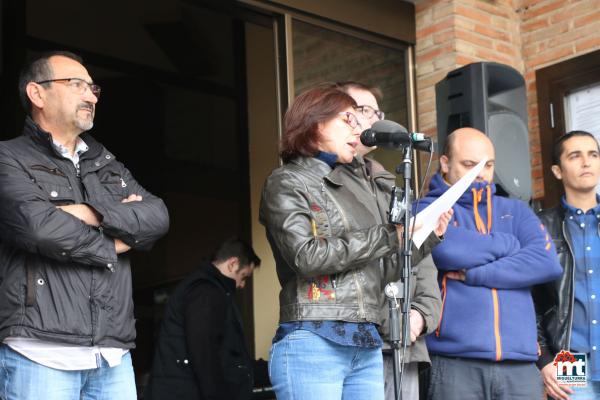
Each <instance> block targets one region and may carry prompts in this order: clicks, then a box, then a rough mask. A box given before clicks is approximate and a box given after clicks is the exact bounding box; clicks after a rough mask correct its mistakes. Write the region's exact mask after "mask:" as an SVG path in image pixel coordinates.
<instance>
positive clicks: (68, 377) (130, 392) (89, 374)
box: [0, 52, 169, 400]
mask: <svg viewBox="0 0 600 400" xmlns="http://www.w3.org/2000/svg"><path fill="white" fill-rule="evenodd" d="M19 92H20V93H19V94H20V96H21V100H22V102H23V106H24V108H25V110H26V111H27V114H28V116H27V117H26V119H25V124H24V125H25V126H24V128H23V134H22V135H20V136H18V137H16V138H14V139H11V140H8V141H4V142H0V204H1V206H0V365H1V366H2V367H1V368H0V398H1V399H3V400H14V399H19V400H33V399H45V400H62V399H75V398H77V399H79V398H85V399H116V400H134V399H136V398H137V394H136V390H135V378H134V374H133V366H132V362H131V355H130V353H129V350H130V349H132V348H134V347H135V343H134V341H135V334H136V332H135V318H134V315H133V299H132V284H131V269H130V266H129V257H128V256H127V253H128V251H129V250H130V249H135V250H148V249H150V248H151V247H152V245H153V244H154V243H155V242H156V240H158V239H159V238H160V237H161V236H163V235H164V234H165V233H166V232H167V230H168V227H169V214H168V211H167V208H166V207H165V204H164V202H163V201H162V200H161V199H160V198H158V197H156V196H154V195H153V194H151V193H149V192H148V191H146V190H145V189H144V188H143V187H142V186H141V185H140V184H139V183H138V182H137V181H136V180H135V179H134V178H133V176H132V174H131V172H130V171H129V170H128V169H127V168H126V167H125V166H124V165H123V164H122V163H121V162H119V161H117V159H116V158H115V156H114V155H113V154H112V153H110V152H109V151H108V150H107V149H106V148H105V147H104V146H103V145H102V144H100V143H98V142H97V141H96V140H95V139H94V138H93V137H92V136H91V135H90V134H89V133H88V132H87V131H88V130H90V129H92V127H93V125H94V116H95V112H96V104H97V102H98V99H99V97H100V86H98V85H97V84H96V83H94V82H93V80H92V78H91V76H90V75H89V73H88V71H87V69H86V68H85V67H84V66H83V64H82V60H81V58H80V57H78V56H77V55H75V54H73V53H69V52H53V53H48V54H43V55H41V56H40V57H38V58H37V59H36V60H34V61H33V62H32V63H30V64H29V65H27V66H26V67H25V68H24V69H23V71H22V72H21V76H20V78H19ZM140 140H141V139H140Z"/></svg>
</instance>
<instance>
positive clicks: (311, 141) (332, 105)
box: [279, 85, 356, 163]
mask: <svg viewBox="0 0 600 400" xmlns="http://www.w3.org/2000/svg"><path fill="white" fill-rule="evenodd" d="M355 106H356V102H355V101H354V99H353V98H352V97H350V96H349V95H348V94H346V93H344V92H342V91H341V90H339V89H336V88H335V87H331V86H325V85H319V86H316V87H313V88H311V89H308V90H307V91H305V92H303V93H302V94H300V95H299V96H298V97H296V100H294V102H293V103H292V105H291V107H290V108H289V109H288V110H287V112H286V113H285V117H284V118H283V135H282V137H281V142H280V145H279V155H280V156H281V159H282V160H283V162H284V163H287V162H289V161H291V160H293V159H294V158H296V157H299V156H305V157H314V156H315V155H316V154H317V153H318V151H319V149H318V143H319V124H320V123H324V122H327V121H330V120H331V119H333V118H334V117H335V116H336V115H337V113H339V112H341V111H343V110H344V109H346V108H348V107H355Z"/></svg>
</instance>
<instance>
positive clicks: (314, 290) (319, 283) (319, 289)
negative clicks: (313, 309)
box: [307, 275, 335, 301]
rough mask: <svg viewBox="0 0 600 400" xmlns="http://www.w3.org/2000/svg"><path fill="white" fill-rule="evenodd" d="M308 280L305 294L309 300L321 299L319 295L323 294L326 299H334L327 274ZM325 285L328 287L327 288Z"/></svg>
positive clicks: (333, 292)
mask: <svg viewBox="0 0 600 400" xmlns="http://www.w3.org/2000/svg"><path fill="white" fill-rule="evenodd" d="M309 282H310V283H309V285H308V293H307V295H308V299H309V300H310V301H319V300H321V296H324V298H325V299H326V300H334V299H335V291H334V290H333V288H332V286H331V283H330V278H329V276H328V275H323V276H319V277H316V278H314V279H311V280H310V281H309ZM327 287H329V288H330V289H327Z"/></svg>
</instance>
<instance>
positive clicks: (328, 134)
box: [260, 86, 450, 400]
mask: <svg viewBox="0 0 600 400" xmlns="http://www.w3.org/2000/svg"><path fill="white" fill-rule="evenodd" d="M355 107H356V102H355V101H354V100H353V99H352V98H351V97H350V96H348V95H347V94H346V93H343V92H341V91H339V90H337V89H335V88H332V87H326V86H320V87H316V88H313V89H310V90H308V91H306V92H304V93H302V94H301V95H300V96H298V98H296V100H295V101H294V103H293V104H292V106H291V107H290V109H289V110H288V111H287V113H286V115H285V118H284V133H283V136H282V139H281V143H280V146H281V147H280V155H281V157H282V159H283V162H284V165H283V166H282V167H280V168H278V169H276V170H275V171H273V173H272V174H271V176H270V177H269V178H268V179H267V181H266V183H265V186H264V188H263V194H262V200H261V206H260V220H261V223H262V224H263V225H265V227H266V231H267V237H268V239H269V243H270V245H271V248H272V250H273V254H274V256H275V261H276V267H277V274H278V277H279V282H280V284H281V287H282V289H281V292H280V295H279V301H280V325H279V328H278V330H277V333H276V335H275V338H274V339H273V346H272V348H271V355H270V364H269V371H270V378H271V382H272V383H273V387H274V390H275V392H276V394H277V398H278V399H280V400H282V399H292V398H293V399H296V400H298V399H300V400H302V399H314V398H323V399H328V400H329V399H331V400H335V399H372V400H381V399H383V374H382V371H383V366H382V358H381V338H380V336H379V333H378V332H377V328H376V325H377V324H378V323H379V322H380V317H379V312H380V311H379V307H380V302H381V297H382V295H383V294H382V291H381V285H382V279H383V277H382V271H381V269H380V266H379V264H380V260H381V259H382V258H385V257H390V256H392V255H393V254H395V253H396V252H397V251H398V248H400V247H401V245H402V227H401V226H394V225H390V224H387V223H386V222H385V221H382V219H381V216H380V214H379V211H378V205H377V202H376V199H375V198H374V196H373V194H372V193H371V191H367V190H365V185H364V182H363V181H362V180H360V179H359V178H358V177H356V179H347V178H346V177H344V174H345V172H344V171H343V168H340V164H348V163H351V162H352V161H353V159H354V156H355V155H356V148H357V146H358V143H359V135H360V132H361V131H362V127H361V126H360V124H359V123H358V122H359V121H358V120H357V117H356V109H355ZM342 181H344V184H342V183H341V182H342ZM449 219H450V213H446V214H444V215H443V216H442V217H441V218H440V222H439V224H438V227H437V228H436V234H438V235H441V234H443V232H444V231H445V229H446V227H447V223H448V221H449ZM432 236H433V235H432ZM437 241H438V239H437V238H435V237H432V238H431V239H430V240H429V241H428V243H426V245H425V246H424V247H422V251H421V252H415V258H416V259H421V258H422V257H423V256H424V254H423V253H424V252H425V251H429V250H430V248H431V245H432V244H435V243H437ZM425 249H427V250H425Z"/></svg>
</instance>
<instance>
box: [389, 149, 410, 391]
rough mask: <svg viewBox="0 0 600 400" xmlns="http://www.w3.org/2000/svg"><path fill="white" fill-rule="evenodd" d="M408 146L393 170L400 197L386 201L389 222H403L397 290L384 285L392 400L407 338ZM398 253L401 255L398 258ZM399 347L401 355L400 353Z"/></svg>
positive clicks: (399, 382) (398, 386)
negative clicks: (398, 181) (399, 177)
mask: <svg viewBox="0 0 600 400" xmlns="http://www.w3.org/2000/svg"><path fill="white" fill-rule="evenodd" d="M411 155H412V146H411V144H408V145H406V146H405V147H404V159H403V160H402V166H403V168H402V169H401V167H400V166H398V167H397V168H396V172H398V173H400V172H402V174H403V176H404V190H403V191H401V195H402V200H401V201H398V188H396V187H394V188H393V189H392V198H391V201H390V214H389V218H388V219H389V222H390V223H392V224H396V225H397V224H403V225H404V233H403V249H402V251H400V250H398V262H400V260H403V261H404V263H403V267H402V273H401V275H400V285H401V289H402V290H399V289H398V287H397V285H396V283H394V282H391V283H389V284H387V285H386V287H385V294H386V297H387V298H388V304H389V308H390V320H389V321H390V342H391V344H392V349H393V354H394V394H395V398H396V400H399V399H400V398H402V390H401V388H402V376H403V372H404V368H403V367H404V355H405V351H406V347H407V344H408V340H409V338H410V317H409V313H410V303H411V298H410V297H411V295H410V294H411V291H410V275H411V273H412V264H411V262H412V259H411V257H412V252H411V246H410V245H411V241H410V229H409V228H410V217H411V214H412V212H411V211H412V204H411V203H412V198H411V193H412V192H411V189H410V181H411V178H412V159H411ZM400 256H402V257H400ZM398 300H400V303H398ZM399 312H400V313H401V320H402V324H403V325H402V327H403V332H402V334H400V318H399ZM400 349H402V355H401V354H400Z"/></svg>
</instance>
